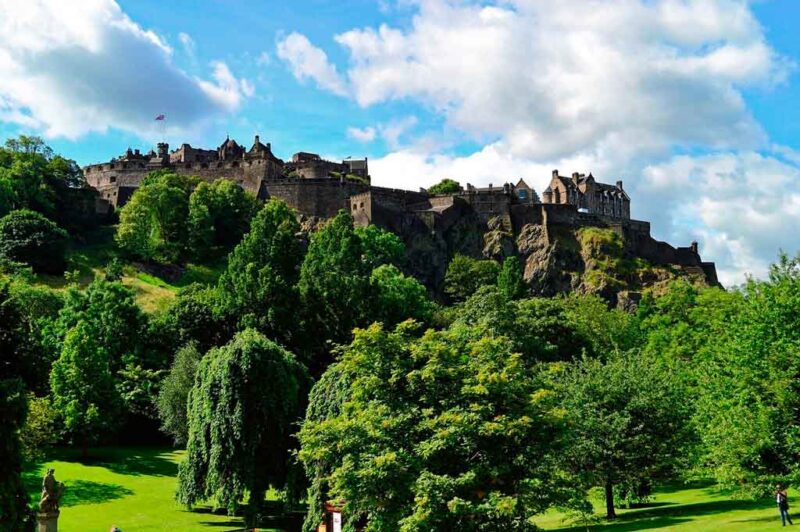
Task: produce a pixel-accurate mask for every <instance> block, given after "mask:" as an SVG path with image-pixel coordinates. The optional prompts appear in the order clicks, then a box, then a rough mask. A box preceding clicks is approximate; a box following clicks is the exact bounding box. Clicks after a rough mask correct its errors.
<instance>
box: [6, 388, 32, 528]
mask: <svg viewBox="0 0 800 532" xmlns="http://www.w3.org/2000/svg"><path fill="white" fill-rule="evenodd" d="M10 377H12V376H11V375H9V374H3V373H0V442H2V445H0V464H3V467H0V530H9V531H11V530H31V531H32V530H33V520H32V519H31V517H32V516H31V512H30V511H29V510H28V494H27V492H26V491H25V486H24V485H23V483H22V476H21V475H22V454H21V446H20V439H19V431H20V429H21V428H22V426H23V424H24V423H25V417H26V414H27V400H26V391H25V387H24V385H23V383H22V381H21V380H20V379H18V378H10Z"/></svg>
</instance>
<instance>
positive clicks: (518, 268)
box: [497, 256, 527, 299]
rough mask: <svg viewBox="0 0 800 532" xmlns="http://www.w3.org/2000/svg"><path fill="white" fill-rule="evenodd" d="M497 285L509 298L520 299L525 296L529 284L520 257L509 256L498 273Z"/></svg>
mask: <svg viewBox="0 0 800 532" xmlns="http://www.w3.org/2000/svg"><path fill="white" fill-rule="evenodd" d="M497 286H498V288H500V291H501V292H503V293H504V294H505V296H506V297H507V298H509V299H520V298H522V297H524V296H525V293H526V292H527V286H526V285H525V279H524V276H523V271H522V264H521V263H520V261H519V257H516V256H511V257H507V258H506V260H505V261H503V267H502V268H501V269H500V273H499V274H498V275H497Z"/></svg>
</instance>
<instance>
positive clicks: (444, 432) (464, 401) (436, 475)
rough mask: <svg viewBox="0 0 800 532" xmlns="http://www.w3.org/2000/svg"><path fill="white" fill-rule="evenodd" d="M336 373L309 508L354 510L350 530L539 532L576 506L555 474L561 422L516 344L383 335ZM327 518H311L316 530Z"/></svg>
mask: <svg viewBox="0 0 800 532" xmlns="http://www.w3.org/2000/svg"><path fill="white" fill-rule="evenodd" d="M329 371H333V372H336V373H338V375H337V376H336V378H334V379H332V380H333V383H332V382H331V381H328V380H327V378H326V377H323V379H322V380H321V381H320V383H325V384H320V386H324V387H325V388H326V390H324V391H323V392H322V394H320V393H318V392H317V391H316V390H315V392H312V398H313V399H312V400H313V401H314V402H313V403H312V404H315V405H316V406H315V408H314V410H312V409H310V410H309V417H307V419H306V422H304V423H303V426H302V429H301V432H300V441H301V451H300V454H299V458H300V460H301V461H302V462H303V464H304V465H305V467H306V469H307V473H308V477H309V478H310V479H312V493H311V494H310V497H309V499H310V500H320V498H322V499H324V500H344V501H346V502H345V509H344V517H345V519H346V520H347V523H346V524H347V525H348V526H354V525H355V524H356V522H357V521H358V520H359V519H360V518H361V517H362V516H368V518H369V528H370V530H375V531H383V530H386V531H397V530H401V531H410V530H475V531H477V530H490V531H491V530H496V531H499V530H535V529H536V527H535V526H534V524H533V523H532V521H531V518H532V517H533V516H534V515H535V514H537V513H540V512H542V511H544V510H545V509H546V508H548V507H550V506H551V505H553V504H555V503H557V502H565V501H566V500H567V499H568V493H567V492H568V490H566V489H565V487H566V486H565V485H564V480H563V478H561V477H560V476H559V474H558V473H557V471H556V469H555V456H556V455H557V454H558V449H559V447H560V434H561V430H562V424H563V419H562V414H561V412H560V410H559V409H558V408H557V405H556V404H555V402H554V400H553V399H554V395H553V394H552V393H551V392H549V391H548V390H547V389H546V388H545V387H544V386H543V381H542V379H541V378H539V377H538V372H537V371H536V370H535V369H534V368H533V367H532V366H531V365H528V364H526V363H524V361H523V360H522V357H521V355H519V354H515V353H514V352H513V346H512V345H511V343H510V342H509V341H508V340H507V339H505V338H502V337H489V336H485V337H484V336H480V335H476V334H475V331H474V330H471V329H470V328H466V327H462V326H456V327H454V328H451V329H449V330H446V331H440V332H436V331H433V330H430V331H428V332H426V333H425V334H424V335H423V336H422V337H421V338H419V337H418V334H417V330H416V327H415V326H414V325H413V324H412V323H410V322H407V323H404V324H401V325H400V326H399V327H398V328H397V329H396V330H395V331H394V332H387V331H384V330H383V329H382V328H381V327H380V326H378V325H373V326H371V327H369V328H368V329H366V330H357V331H356V334H355V338H354V340H353V342H352V343H351V344H350V346H348V347H347V348H346V349H344V350H343V352H342V356H341V359H340V361H339V362H338V363H337V364H336V365H334V366H332V369H330V370H329ZM337 383H342V384H345V385H347V389H346V390H344V389H342V388H340V387H339V386H338V385H337ZM331 384H333V386H331ZM341 401H345V402H344V405H343V406H338V405H339V404H340V403H341ZM318 407H319V408H318ZM320 418H322V419H320ZM315 486H316V487H317V488H321V489H325V490H327V491H326V492H325V493H322V494H314V491H313V490H314V487H315ZM317 519H318V513H316V514H315V511H314V509H311V508H310V509H309V517H308V519H307V521H306V530H311V529H313V528H312V527H313V526H315V525H316V524H318V523H319V521H318V520H317Z"/></svg>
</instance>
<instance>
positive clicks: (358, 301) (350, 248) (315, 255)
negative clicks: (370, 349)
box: [298, 211, 371, 350]
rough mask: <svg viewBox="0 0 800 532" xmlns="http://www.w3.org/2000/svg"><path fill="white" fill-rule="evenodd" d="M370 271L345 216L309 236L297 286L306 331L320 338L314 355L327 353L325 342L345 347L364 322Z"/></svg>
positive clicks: (349, 220)
mask: <svg viewBox="0 0 800 532" xmlns="http://www.w3.org/2000/svg"><path fill="white" fill-rule="evenodd" d="M369 266H370V265H369V264H368V263H367V262H366V261H365V260H364V248H363V246H362V243H361V239H360V238H359V237H358V234H357V233H356V232H355V230H354V228H353V218H352V217H351V216H350V214H349V213H347V212H346V211H339V214H337V215H336V217H334V218H333V219H332V220H330V221H329V222H328V223H327V224H325V225H324V226H323V227H322V228H321V229H320V230H319V231H317V232H316V233H314V234H312V235H311V243H310V244H309V246H308V252H307V253H306V256H305V260H304V261H303V265H302V268H301V270H300V281H299V283H298V287H299V290H300V297H301V299H302V303H303V309H304V311H305V313H306V316H307V318H306V320H307V327H308V330H310V331H315V337H316V338H317V339H319V342H317V346H316V348H317V349H318V350H324V349H326V346H325V345H324V344H322V342H323V341H324V340H327V341H329V342H333V343H339V344H341V343H345V342H347V341H348V340H349V338H350V337H351V334H352V330H353V328H354V327H356V326H358V325H361V324H363V323H364V321H365V320H366V314H367V312H366V311H365V310H366V306H367V303H368V301H369V276H370V273H371V270H370V268H369Z"/></svg>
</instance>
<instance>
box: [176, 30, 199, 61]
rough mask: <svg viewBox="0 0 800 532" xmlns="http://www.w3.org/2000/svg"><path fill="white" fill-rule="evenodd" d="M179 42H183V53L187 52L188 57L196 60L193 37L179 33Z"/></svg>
mask: <svg viewBox="0 0 800 532" xmlns="http://www.w3.org/2000/svg"><path fill="white" fill-rule="evenodd" d="M178 40H179V41H180V42H181V45H182V46H183V51H184V52H186V55H188V56H189V57H191V58H194V50H195V43H194V39H192V36H191V35H189V34H188V33H184V32H180V33H178Z"/></svg>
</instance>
